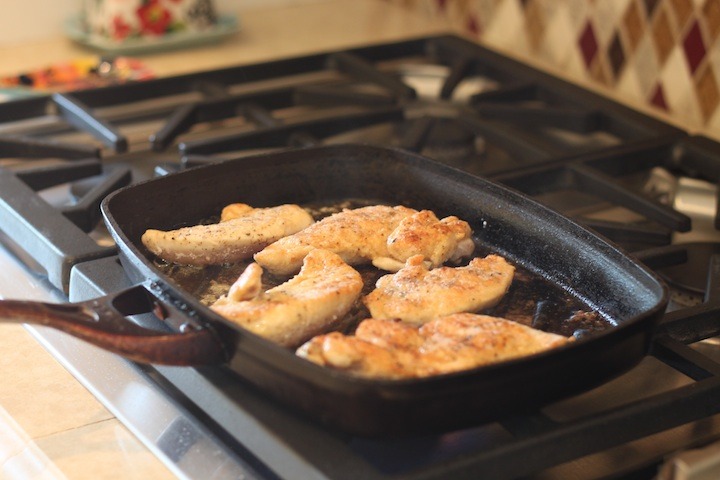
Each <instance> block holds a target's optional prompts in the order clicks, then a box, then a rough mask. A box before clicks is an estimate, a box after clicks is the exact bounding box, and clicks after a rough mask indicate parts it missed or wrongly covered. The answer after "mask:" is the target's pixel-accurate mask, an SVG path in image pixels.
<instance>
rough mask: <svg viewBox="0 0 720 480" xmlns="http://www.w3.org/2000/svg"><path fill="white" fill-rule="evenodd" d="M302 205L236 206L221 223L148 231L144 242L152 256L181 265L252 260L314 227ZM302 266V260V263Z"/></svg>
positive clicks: (143, 237) (224, 212) (223, 217)
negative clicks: (288, 236) (279, 240)
mask: <svg viewBox="0 0 720 480" xmlns="http://www.w3.org/2000/svg"><path fill="white" fill-rule="evenodd" d="M313 221H314V220H313V218H312V216H311V215H310V214H309V213H308V212H306V211H305V210H304V209H303V208H301V207H299V206H298V205H280V206H277V207H271V208H252V207H250V206H248V205H244V204H232V205H230V206H228V207H226V208H225V210H224V211H223V215H222V217H221V222H220V223H214V224H210V225H195V226H192V227H184V228H180V229H177V230H171V231H167V232H165V231H160V230H153V229H149V230H147V231H146V232H145V233H144V234H143V236H142V242H143V244H144V245H145V246H146V247H147V249H148V250H150V252H152V253H153V254H155V255H157V256H158V257H160V258H162V259H163V260H166V261H168V262H172V263H177V264H180V265H198V266H200V265H220V264H223V263H232V262H237V261H240V260H244V259H246V258H249V257H251V256H252V255H253V254H254V253H255V252H258V251H260V250H262V249H263V248H264V247H266V246H267V245H269V244H271V243H272V242H274V241H276V240H278V239H280V238H283V237H285V236H287V235H291V234H293V233H296V232H298V231H300V230H302V229H303V228H305V227H307V226H309V225H311V224H312V223H313ZM301 262H302V259H301Z"/></svg>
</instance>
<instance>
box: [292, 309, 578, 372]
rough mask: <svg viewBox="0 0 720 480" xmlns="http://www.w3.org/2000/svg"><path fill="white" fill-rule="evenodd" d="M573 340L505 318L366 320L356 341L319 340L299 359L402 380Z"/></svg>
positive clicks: (309, 344) (343, 337) (334, 336)
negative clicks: (412, 322)
mask: <svg viewBox="0 0 720 480" xmlns="http://www.w3.org/2000/svg"><path fill="white" fill-rule="evenodd" d="M570 341H572V337H570V338H568V337H563V336H561V335H555V334H553V333H547V332H542V331H540V330H535V329H533V328H530V327H527V326H525V325H521V324H519V323H515V322H512V321H510V320H506V319H503V318H497V317H490V316H487V315H477V314H472V313H457V314H453V315H447V316H444V317H440V318H436V319H434V320H432V321H430V322H428V323H426V324H425V325H423V326H422V327H420V328H416V327H414V326H412V325H409V324H406V323H403V322H399V321H393V320H386V319H368V320H365V321H363V322H362V323H361V324H360V325H359V326H358V328H357V331H356V333H355V335H354V336H346V335H342V334H340V333H337V332H335V333H331V334H327V335H320V336H318V337H315V338H313V339H312V340H310V341H309V342H307V343H305V344H304V345H303V346H302V347H300V348H299V349H298V350H297V354H298V355H299V356H301V357H303V358H306V359H307V360H309V361H311V362H314V363H317V364H319V365H323V366H326V367H328V368H333V369H336V370H341V371H344V372H347V373H349V374H351V375H356V376H361V377H369V378H383V379H399V378H415V377H427V376H432V375H439V374H444V373H450V372H457V371H462V370H467V369H471V368H476V367H479V366H482V365H489V364H493V363H498V362H502V361H506V360H510V359H515V358H519V357H523V356H526V355H532V354H535V353H539V352H542V351H545V350H548V349H552V348H557V347H560V346H562V345H565V344H567V343H568V342H570Z"/></svg>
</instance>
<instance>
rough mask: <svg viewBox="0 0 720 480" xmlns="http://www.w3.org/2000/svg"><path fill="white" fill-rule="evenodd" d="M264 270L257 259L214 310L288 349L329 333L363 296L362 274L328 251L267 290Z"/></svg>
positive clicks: (311, 255)
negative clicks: (264, 287) (263, 278)
mask: <svg viewBox="0 0 720 480" xmlns="http://www.w3.org/2000/svg"><path fill="white" fill-rule="evenodd" d="M262 273H263V271H262V268H261V267H260V266H259V265H258V264H256V263H253V264H251V265H250V266H248V268H247V269H246V270H245V271H244V272H243V273H242V275H240V277H239V278H238V280H237V281H236V282H235V283H234V284H233V285H232V287H231V288H230V290H229V292H228V294H227V295H226V296H223V297H220V298H219V299H218V300H217V301H216V302H215V303H214V304H213V305H212V306H211V307H210V308H211V309H212V310H214V311H215V312H217V313H219V314H220V315H222V316H223V317H225V318H227V319H228V320H230V321H232V322H234V323H237V324H238V325H240V326H241V327H243V328H246V329H248V330H250V331H251V332H254V333H256V334H258V335H260V336H262V337H265V338H267V339H270V340H272V341H274V342H276V343H279V344H280V345H283V346H286V347H293V348H294V347H297V346H298V345H300V344H301V343H302V342H304V341H306V340H307V339H309V338H311V337H312V336H314V335H317V334H320V333H323V332H327V331H328V330H329V329H330V328H331V327H333V326H334V325H335V324H336V323H337V322H339V321H340V320H341V319H342V317H343V316H344V315H345V314H346V313H347V312H348V311H349V310H350V308H351V307H352V306H353V304H354V303H355V301H356V300H357V299H358V298H359V296H360V291H361V290H362V287H363V281H362V278H361V276H360V274H359V273H358V272H357V271H356V270H355V269H354V268H352V267H350V266H349V265H347V264H346V263H345V262H343V261H342V259H341V258H340V257H339V256H338V255H336V254H335V253H332V252H330V251H327V250H320V249H316V250H313V251H312V252H310V253H309V254H308V255H307V257H305V259H304V263H303V266H302V269H301V270H300V273H298V274H297V275H296V276H295V277H293V278H291V279H290V280H288V281H287V282H285V283H283V284H282V285H278V286H277V287H274V288H271V289H269V290H267V291H266V292H264V293H263V291H262V282H261V277H262Z"/></svg>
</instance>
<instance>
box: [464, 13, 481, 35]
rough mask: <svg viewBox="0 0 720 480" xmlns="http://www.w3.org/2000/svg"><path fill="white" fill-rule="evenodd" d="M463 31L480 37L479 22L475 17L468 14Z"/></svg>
mask: <svg viewBox="0 0 720 480" xmlns="http://www.w3.org/2000/svg"><path fill="white" fill-rule="evenodd" d="M465 29H466V30H467V31H468V32H470V33H471V34H473V35H475V36H478V35H480V22H479V21H478V18H477V17H476V16H475V15H473V14H468V16H467V19H466V20H465Z"/></svg>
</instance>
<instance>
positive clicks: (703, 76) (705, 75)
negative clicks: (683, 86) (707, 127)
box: [696, 64, 720, 122]
mask: <svg viewBox="0 0 720 480" xmlns="http://www.w3.org/2000/svg"><path fill="white" fill-rule="evenodd" d="M696 88H697V95H698V104H699V105H700V112H701V113H702V116H703V120H704V121H706V122H707V121H708V120H709V119H710V117H711V116H712V114H713V112H714V111H715V110H716V109H717V107H718V104H719V103H720V89H719V88H718V82H717V78H716V76H715V73H714V71H713V68H712V65H710V64H705V67H704V68H702V69H701V70H700V71H699V72H698V77H697V82H696Z"/></svg>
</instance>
